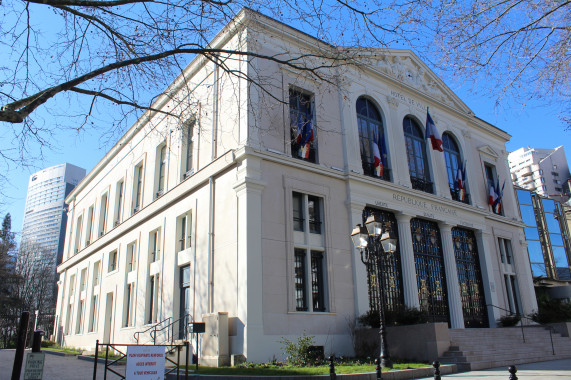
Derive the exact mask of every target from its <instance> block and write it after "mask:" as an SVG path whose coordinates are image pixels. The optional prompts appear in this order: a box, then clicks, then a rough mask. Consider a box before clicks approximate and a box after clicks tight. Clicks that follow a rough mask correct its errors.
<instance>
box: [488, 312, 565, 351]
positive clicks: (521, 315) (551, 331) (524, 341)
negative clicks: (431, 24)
mask: <svg viewBox="0 0 571 380" xmlns="http://www.w3.org/2000/svg"><path fill="white" fill-rule="evenodd" d="M486 306H487V307H490V306H491V307H495V308H496V309H498V310H502V311H506V312H507V313H509V314H506V315H509V316H512V315H513V316H519V317H520V328H521V337H522V340H523V343H527V342H526V340H525V331H524V328H526V327H528V328H529V327H536V326H540V327H542V328H544V329H546V330H549V340H550V341H551V352H552V353H553V355H555V346H554V344H553V327H552V326H549V325H543V324H541V323H538V322H536V321H534V320H533V319H531V318H529V317H528V316H526V315H523V314H519V313H514V312H513V311H511V310H508V309H504V308H503V307H499V306H496V305H492V304H487V305H486ZM524 321H527V322H528V323H529V324H528V325H525V326H524ZM530 322H532V323H533V325H532V324H531V323H530Z"/></svg>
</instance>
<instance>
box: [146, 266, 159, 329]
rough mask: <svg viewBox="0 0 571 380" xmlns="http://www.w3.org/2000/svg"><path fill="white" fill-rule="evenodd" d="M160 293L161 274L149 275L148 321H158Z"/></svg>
mask: <svg viewBox="0 0 571 380" xmlns="http://www.w3.org/2000/svg"><path fill="white" fill-rule="evenodd" d="M158 294H159V276H158V275H153V276H150V277H149V282H148V286H147V295H148V296H147V323H149V324H150V323H156V322H157V319H158V318H157V311H158V297H157V296H158Z"/></svg>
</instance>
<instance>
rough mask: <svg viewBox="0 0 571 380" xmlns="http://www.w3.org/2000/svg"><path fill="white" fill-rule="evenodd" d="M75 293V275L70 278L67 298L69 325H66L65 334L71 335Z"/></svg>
mask: <svg viewBox="0 0 571 380" xmlns="http://www.w3.org/2000/svg"><path fill="white" fill-rule="evenodd" d="M74 293H75V275H74V274H73V275H71V276H70V278H69V291H68V297H67V304H68V306H67V323H66V324H65V334H71V329H72V321H73V301H74V295H75V294H74Z"/></svg>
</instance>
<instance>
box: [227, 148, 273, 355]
mask: <svg viewBox="0 0 571 380" xmlns="http://www.w3.org/2000/svg"><path fill="white" fill-rule="evenodd" d="M238 159H239V160H240V161H239V164H238V175H237V177H238V180H237V181H236V183H235V184H234V191H235V192H236V197H237V205H238V219H237V221H236V222H237V232H238V244H237V255H238V258H237V272H238V279H237V287H238V289H237V310H236V316H237V317H238V318H239V321H240V322H241V323H238V324H237V325H238V331H237V337H236V338H235V339H236V346H239V345H240V343H241V344H242V347H243V352H241V353H242V354H243V355H244V356H246V358H248V359H249V360H252V361H256V360H260V358H263V357H265V356H264V355H266V353H265V352H263V347H262V345H260V344H259V342H260V340H261V339H262V337H263V335H264V328H263V320H262V315H263V309H262V304H263V292H262V289H263V278H262V192H263V190H264V189H265V187H266V184H265V183H264V182H263V181H261V180H260V179H259V173H260V163H261V160H259V159H257V158H246V157H239V158H238ZM240 339H242V342H240V341H239V340H240ZM236 353H237V354H239V353H240V352H236Z"/></svg>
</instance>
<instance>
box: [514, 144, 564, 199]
mask: <svg viewBox="0 0 571 380" xmlns="http://www.w3.org/2000/svg"><path fill="white" fill-rule="evenodd" d="M508 161H509V164H510V172H511V178H512V181H513V183H514V184H515V185H518V186H521V187H523V188H524V189H528V190H531V191H534V192H536V193H537V194H539V195H543V196H544V197H554V198H556V199H558V200H560V201H565V200H567V199H568V197H569V195H570V194H565V193H566V191H567V189H566V182H567V181H568V180H569V178H570V177H571V175H570V174H569V165H568V164H567V157H565V149H564V148H563V145H561V146H559V147H557V148H555V149H537V148H529V147H528V148H519V149H518V150H516V151H513V152H511V153H510V154H509V155H508ZM563 195H564V197H562V196H563Z"/></svg>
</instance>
